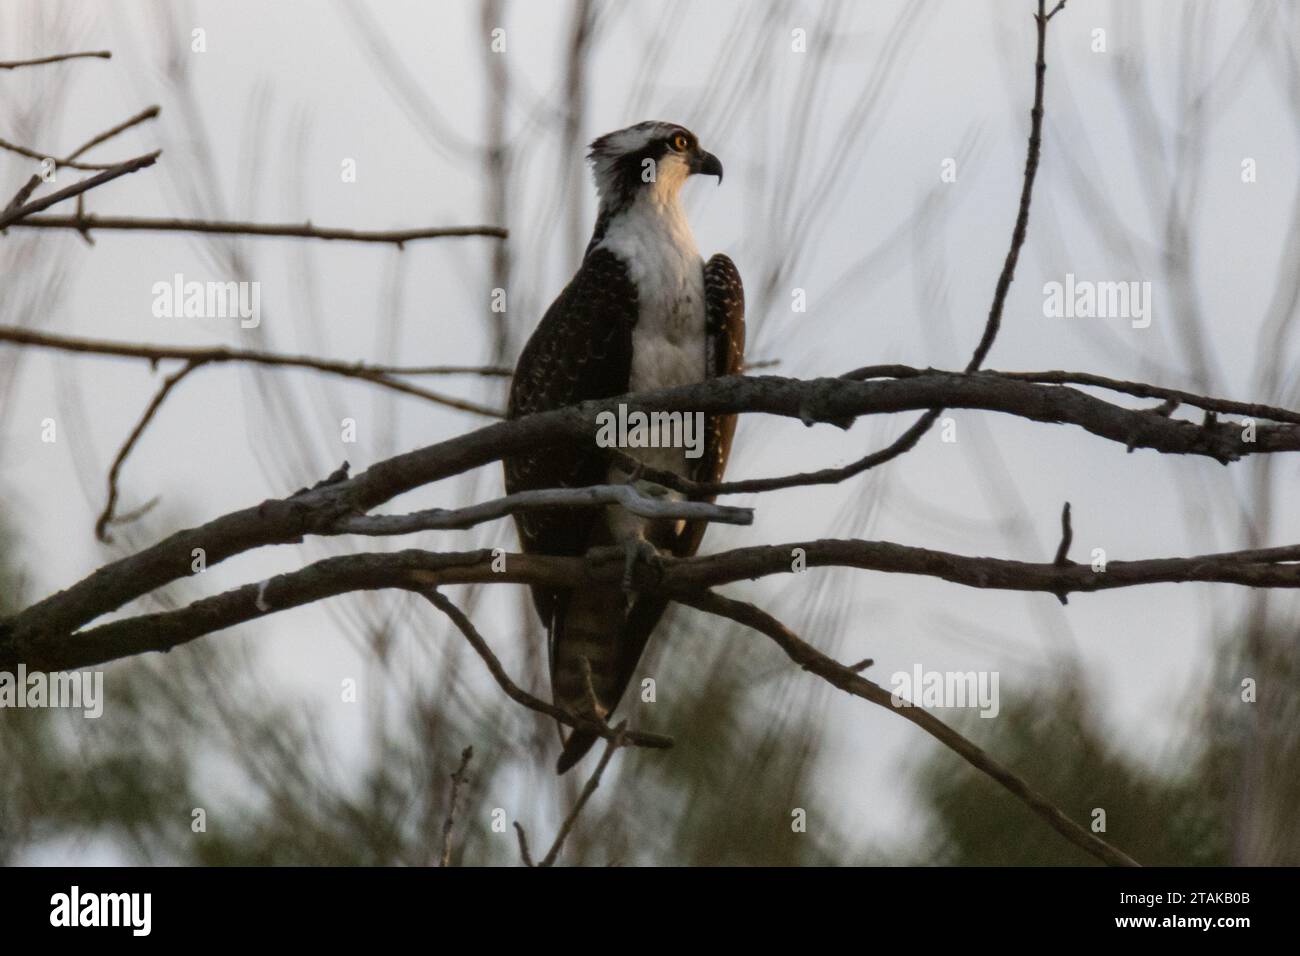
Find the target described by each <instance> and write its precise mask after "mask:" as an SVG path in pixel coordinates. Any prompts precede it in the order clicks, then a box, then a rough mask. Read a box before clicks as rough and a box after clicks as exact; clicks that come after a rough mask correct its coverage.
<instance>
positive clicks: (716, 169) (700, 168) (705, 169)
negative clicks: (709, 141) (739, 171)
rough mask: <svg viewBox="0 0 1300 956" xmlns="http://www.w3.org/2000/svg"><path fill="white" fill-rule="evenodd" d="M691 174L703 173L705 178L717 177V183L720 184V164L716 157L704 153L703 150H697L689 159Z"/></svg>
mask: <svg viewBox="0 0 1300 956" xmlns="http://www.w3.org/2000/svg"><path fill="white" fill-rule="evenodd" d="M691 172H693V173H703V174H704V175H705V176H717V177H718V183H719V185H721V183H722V163H721V162H720V161H719V160H718V157H716V156H714V155H713V154H712V153H706V152H705V151H704V150H702V149H701V150H698V151H697V152H696V153H695V156H694V157H693V158H692V159H691Z"/></svg>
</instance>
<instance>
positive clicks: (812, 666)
mask: <svg viewBox="0 0 1300 956" xmlns="http://www.w3.org/2000/svg"><path fill="white" fill-rule="evenodd" d="M674 600H677V601H678V602H680V603H682V604H688V605H690V606H691V607H694V608H696V609H698V610H701V611H706V612H708V613H710V614H716V615H720V616H721V617H726V618H730V619H731V620H733V621H736V622H737V623H739V624H744V625H746V626H748V627H750V628H753V629H754V630H756V631H759V632H760V633H762V634H765V635H767V636H768V637H769V638H771V639H772V640H773V641H774V642H775V643H776V644H777V646H778V647H780V648H781V650H783V651H784V652H785V654H786V656H787V657H789V658H790V660H792V661H794V662H795V663H796V664H798V665H799V666H800V667H802V668H803V669H804V670H806V671H811V672H812V673H814V674H816V675H817V676H819V677H821V678H823V679H824V680H826V681H827V682H828V683H830V684H832V685H833V686H835V687H838V688H839V689H840V690H843V691H846V692H847V693H850V694H852V695H853V696H855V697H861V698H862V699H863V700H866V701H869V702H871V703H873V704H875V705H876V706H878V707H883V708H884V709H885V710H888V711H889V712H890V713H893V714H897V715H898V716H900V717H902V718H903V719H905V720H909V721H911V722H912V723H914V724H916V725H917V726H918V727H920V728H921V729H922V730H924V731H925V732H926V733H928V734H929V735H930V736H932V737H934V738H935V739H936V740H938V741H939V742H940V743H941V744H943V745H944V746H945V747H947V748H949V749H950V750H952V751H954V752H955V753H956V754H957V755H958V756H960V757H961V758H962V759H963V760H965V761H966V762H967V763H969V764H970V765H971V766H973V767H974V768H975V769H976V770H979V771H980V772H981V773H984V774H986V775H987V776H988V777H990V778H991V779H992V780H994V781H995V782H996V783H998V784H999V785H1001V786H1002V787H1003V788H1005V789H1006V790H1007V791H1008V792H1010V793H1011V794H1012V795H1013V796H1015V797H1016V798H1017V799H1018V800H1020V801H1021V802H1022V803H1024V804H1025V805H1026V806H1028V807H1029V809H1030V810H1032V811H1033V812H1034V813H1035V814H1037V815H1038V816H1039V817H1041V818H1042V819H1043V820H1044V821H1046V822H1047V824H1048V826H1050V827H1051V828H1052V829H1054V830H1055V831H1056V832H1057V833H1059V834H1061V835H1062V836H1063V837H1065V838H1066V839H1067V840H1069V841H1070V842H1071V843H1073V844H1074V845H1075V846H1077V847H1079V848H1080V849H1082V850H1084V851H1085V852H1087V853H1089V854H1091V855H1092V856H1094V857H1096V858H1097V859H1099V860H1101V861H1102V862H1104V863H1108V864H1110V865H1112V866H1137V865H1138V864H1137V862H1136V861H1135V860H1134V859H1133V858H1132V857H1130V856H1128V855H1127V854H1126V853H1124V852H1122V851H1120V850H1118V849H1116V848H1115V847H1113V846H1111V845H1110V844H1109V843H1107V842H1106V841H1105V840H1103V839H1101V838H1100V837H1098V836H1097V835H1096V834H1094V833H1091V832H1089V831H1088V830H1087V829H1086V828H1084V827H1082V826H1080V825H1079V824H1077V823H1075V822H1074V821H1073V820H1071V819H1070V818H1069V817H1068V816H1066V815H1065V814H1064V813H1063V812H1062V811H1061V810H1060V809H1059V808H1057V807H1056V806H1055V805H1054V804H1053V803H1052V802H1051V801H1049V800H1048V799H1047V798H1046V797H1044V796H1043V795H1042V794H1040V793H1039V792H1038V791H1036V790H1034V789H1033V787H1031V786H1030V785H1029V784H1028V783H1026V782H1025V781H1024V780H1023V779H1022V778H1021V777H1020V776H1019V775H1017V774H1016V773H1014V772H1013V771H1011V770H1010V769H1009V768H1007V767H1005V766H1003V765H1002V764H1001V763H999V762H998V761H997V760H995V759H993V758H992V757H990V756H989V755H988V754H987V753H985V752H984V751H983V750H982V749H981V748H980V747H977V746H976V745H975V744H973V743H971V742H970V741H969V740H967V739H966V738H965V737H964V736H962V735H961V734H960V733H958V732H957V731H956V730H953V729H952V728H951V727H949V726H948V725H947V724H945V723H944V722H943V721H941V720H939V719H938V718H937V717H935V716H934V715H932V714H930V713H929V712H928V711H926V710H923V709H922V708H920V707H918V706H915V705H911V704H908V705H906V706H898V705H896V704H895V703H894V696H893V694H891V693H890V691H888V690H886V689H885V688H883V687H881V686H880V685H879V684H876V683H874V682H872V681H869V680H867V679H866V678H865V677H862V676H861V675H859V674H856V673H854V672H853V671H852V670H850V669H849V668H847V667H844V666H843V665H841V664H839V663H837V662H836V661H834V660H832V659H831V658H829V657H827V656H826V655H824V654H822V653H821V652H820V651H818V650H817V649H816V648H814V647H813V646H812V645H810V644H808V643H807V642H805V641H803V640H802V639H801V638H800V637H799V636H798V635H797V634H795V633H794V632H793V631H791V630H790V629H789V628H788V627H786V626H785V625H784V624H782V623H781V622H780V621H778V620H777V619H776V618H774V617H772V615H770V614H768V613H767V612H766V611H763V610H761V609H759V608H758V607H755V606H754V605H753V604H748V603H746V602H744V601H735V600H732V599H731V598H725V597H722V596H721V595H719V594H715V593H713V592H712V591H704V592H700V593H696V594H682V595H675V596H674ZM905 703H906V702H905Z"/></svg>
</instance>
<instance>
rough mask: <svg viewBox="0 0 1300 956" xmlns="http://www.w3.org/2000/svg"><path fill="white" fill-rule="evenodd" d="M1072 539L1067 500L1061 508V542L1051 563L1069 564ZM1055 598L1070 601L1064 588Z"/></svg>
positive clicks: (1062, 565) (1061, 565) (1064, 602)
mask: <svg viewBox="0 0 1300 956" xmlns="http://www.w3.org/2000/svg"><path fill="white" fill-rule="evenodd" d="M1073 540H1074V528H1072V527H1071V526H1070V503H1069V502H1068V501H1067V502H1066V503H1065V507H1064V508H1062V509H1061V543H1060V544H1059V545H1057V547H1056V557H1055V558H1053V559H1052V564H1054V565H1056V566H1057V567H1058V568H1063V567H1066V566H1067V565H1069V563H1070V560H1069V557H1068V555H1069V553H1070V542H1072V541H1073ZM1056 599H1057V600H1058V601H1060V602H1061V604H1062V605H1065V604H1069V603H1070V598H1069V596H1068V592H1066V591H1064V590H1061V591H1057V592H1056Z"/></svg>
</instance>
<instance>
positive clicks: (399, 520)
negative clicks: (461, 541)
mask: <svg viewBox="0 0 1300 956" xmlns="http://www.w3.org/2000/svg"><path fill="white" fill-rule="evenodd" d="M605 505H621V506H622V507H623V508H624V509H625V510H626V511H629V512H631V513H632V514H634V515H639V516H640V517H642V518H683V519H686V520H687V521H716V522H720V523H722V524H742V525H748V524H753V523H754V509H753V508H735V507H730V506H727V505H714V504H709V503H707V502H702V501H675V500H673V499H671V498H650V497H648V496H646V495H644V494H642V493H641V492H640V491H638V490H637V488H636V486H634V485H593V486H591V487H589V488H543V489H537V490H534V491H520V492H516V493H515V494H513V495H506V496H505V497H503V498H496V499H493V500H492V501H484V502H480V503H479V504H474V505H469V506H467V507H464V508H453V509H446V508H430V509H429V510H427V511H416V512H413V513H411V514H405V515H352V516H350V517H346V518H341V519H339V521H338V522H337V523H336V524H335V525H334V530H335V531H336V532H337V533H339V534H362V535H371V536H376V535H398V534H414V533H416V532H419V531H463V530H464V529H466V528H472V527H474V526H475V525H478V524H482V523H483V522H485V521H495V520H496V519H498V518H503V517H505V516H506V515H512V514H517V513H519V512H521V511H537V510H541V509H553V508H592V507H603V506H605Z"/></svg>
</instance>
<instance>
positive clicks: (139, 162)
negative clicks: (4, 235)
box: [0, 149, 162, 229]
mask: <svg viewBox="0 0 1300 956" xmlns="http://www.w3.org/2000/svg"><path fill="white" fill-rule="evenodd" d="M161 154H162V150H160V149H156V150H154V151H153V152H152V153H146V154H145V155H144V156H137V157H136V158H135V159H128V160H127V161H126V162H124V163H118V164H117V165H116V166H114V167H113V168H111V169H106V170H104V172H102V173H97V174H96V175H94V176H90V177H88V178H86V179H83V180H81V181H80V182H77V183H73V184H72V185H71V186H65V187H63V188H62V189H60V190H58V191H56V192H52V193H50V194H49V195H48V196H42V197H41V198H40V199H33V200H32V201H31V202H29V203H27V204H26V205H22V206H18V207H17V208H11V209H6V210H5V211H4V212H3V213H0V229H5V228H7V227H8V226H12V225H14V224H15V223H17V222H19V221H20V220H21V219H23V218H25V217H26V216H30V215H31V214H32V213H34V212H40V211H41V210H42V209H48V208H49V207H50V206H53V205H55V204H56V203H61V202H63V200H65V199H71V198H72V197H73V196H80V195H81V194H82V193H84V192H86V191H87V190H90V189H94V188H95V187H96V186H102V185H103V184H104V183H107V182H111V181H112V180H114V179H117V178H118V177H119V176H126V175H129V174H131V173H134V172H138V171H139V170H141V169H144V168H146V167H148V166H152V165H153V164H154V163H155V162H156V161H157V159H158V157H159V156H160V155H161Z"/></svg>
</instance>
